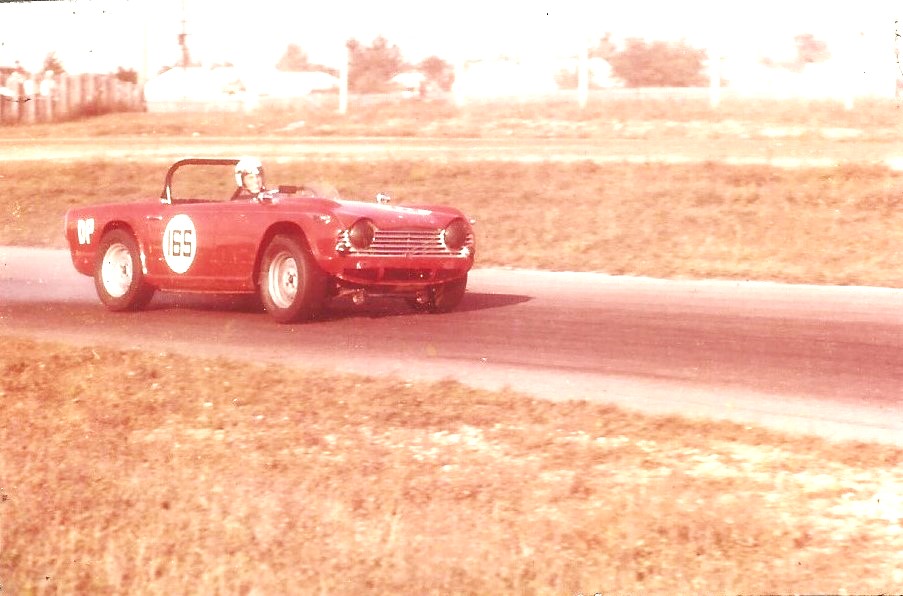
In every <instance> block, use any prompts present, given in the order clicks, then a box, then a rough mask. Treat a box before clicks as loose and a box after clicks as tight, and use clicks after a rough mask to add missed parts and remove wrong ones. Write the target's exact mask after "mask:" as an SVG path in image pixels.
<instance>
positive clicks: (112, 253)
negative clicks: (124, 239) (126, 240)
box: [100, 242, 134, 298]
mask: <svg viewBox="0 0 903 596" xmlns="http://www.w3.org/2000/svg"><path fill="white" fill-rule="evenodd" d="M133 273H134V272H133V271H132V254H131V253H130V252H129V249H128V247H127V246H125V245H124V244H122V243H119V242H117V243H115V244H111V245H110V247H109V248H108V249H107V252H105V253H104V255H103V262H102V263H101V266H100V278H101V281H102V283H103V287H104V289H105V290H106V291H107V293H108V294H109V295H110V296H111V297H113V298H122V297H123V296H125V294H126V292H128V291H129V288H130V287H131V286H132V275H133Z"/></svg>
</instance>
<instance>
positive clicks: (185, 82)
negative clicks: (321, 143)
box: [144, 66, 339, 112]
mask: <svg viewBox="0 0 903 596" xmlns="http://www.w3.org/2000/svg"><path fill="white" fill-rule="evenodd" d="M338 86H339V79H338V78H337V77H335V76H333V75H330V74H328V73H325V72H283V71H277V70H272V71H260V70H255V71H243V70H240V69H238V68H236V67H233V66H221V67H215V68H208V67H202V66H189V67H176V68H171V69H169V70H167V71H165V72H163V73H162V74H160V75H158V76H156V77H154V78H152V79H151V80H149V81H148V82H147V83H146V84H145V86H144V98H145V101H146V103H147V110H148V111H149V112H173V111H183V110H192V111H243V110H251V109H254V108H256V107H258V106H259V105H260V103H261V101H266V100H268V99H276V100H291V99H294V98H301V97H306V96H308V95H310V94H311V93H317V92H322V91H333V90H337V89H338Z"/></svg>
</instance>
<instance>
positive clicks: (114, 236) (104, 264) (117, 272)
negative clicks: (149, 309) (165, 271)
mask: <svg viewBox="0 0 903 596" xmlns="http://www.w3.org/2000/svg"><path fill="white" fill-rule="evenodd" d="M94 287H95V288H96V289H97V295H98V296H99V297H100V301H101V302H103V304H104V305H105V306H106V307H107V308H108V309H110V310H114V311H123V310H140V309H142V308H144V307H145V306H147V303H148V302H150V300H151V298H152V297H153V295H154V288H153V287H151V286H149V285H148V284H147V283H146V282H145V281H144V272H143V270H142V268H141V255H140V253H139V251H138V243H137V242H136V241H135V238H134V237H133V236H132V235H131V234H130V233H128V232H127V231H125V230H112V231H110V232H108V233H106V234H104V236H103V238H101V240H100V245H99V246H98V248H97V261H96V263H95V265H94Z"/></svg>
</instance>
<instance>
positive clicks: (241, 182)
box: [235, 157, 264, 194]
mask: <svg viewBox="0 0 903 596" xmlns="http://www.w3.org/2000/svg"><path fill="white" fill-rule="evenodd" d="M235 185H236V186H238V187H239V188H244V189H247V190H248V191H249V192H251V193H253V194H257V193H259V192H260V191H262V190H263V188H264V185H263V164H261V163H260V160H259V159H257V158H256V157H243V158H241V159H240V160H239V161H238V163H237V164H235Z"/></svg>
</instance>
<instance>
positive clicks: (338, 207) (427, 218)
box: [282, 199, 466, 229]
mask: <svg viewBox="0 0 903 596" xmlns="http://www.w3.org/2000/svg"><path fill="white" fill-rule="evenodd" d="M282 202H284V203H287V204H293V203H298V204H302V203H303V204H305V205H306V206H307V207H308V208H312V209H315V210H322V211H324V212H327V213H331V214H332V215H334V216H335V217H337V218H338V219H339V221H340V222H341V223H342V224H343V225H344V226H350V225H351V224H353V223H354V222H355V221H357V220H358V219H361V218H367V219H370V220H372V221H373V223H375V224H376V226H377V227H378V228H384V229H391V228H442V227H445V226H447V225H448V224H449V223H450V222H451V221H452V220H453V219H456V218H463V217H464V214H463V213H461V212H460V211H459V210H457V209H453V208H449V207H439V206H420V205H417V206H407V205H404V206H402V205H384V204H378V203H367V202H364V201H353V200H346V199H283V200H282ZM465 219H466V218H465Z"/></svg>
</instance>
